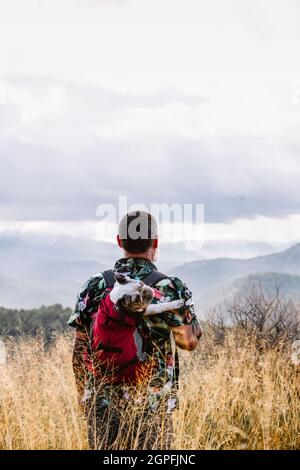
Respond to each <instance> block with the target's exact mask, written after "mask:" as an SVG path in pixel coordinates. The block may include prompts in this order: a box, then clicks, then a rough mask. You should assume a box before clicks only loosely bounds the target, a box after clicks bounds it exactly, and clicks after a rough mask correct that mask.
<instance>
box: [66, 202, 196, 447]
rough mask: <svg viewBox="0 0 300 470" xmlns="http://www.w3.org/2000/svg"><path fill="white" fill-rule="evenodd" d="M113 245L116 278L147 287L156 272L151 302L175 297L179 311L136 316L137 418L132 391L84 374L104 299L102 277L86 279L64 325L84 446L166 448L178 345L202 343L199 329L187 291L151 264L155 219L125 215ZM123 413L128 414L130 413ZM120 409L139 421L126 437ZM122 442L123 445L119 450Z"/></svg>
mask: <svg viewBox="0 0 300 470" xmlns="http://www.w3.org/2000/svg"><path fill="white" fill-rule="evenodd" d="M117 242H118V245H119V247H120V248H121V249H122V250H123V258H122V259H120V260H118V261H117V262H116V264H115V267H114V270H115V272H117V273H121V274H126V275H127V276H129V277H130V278H132V279H138V280H140V281H143V279H145V282H146V278H149V275H150V273H152V277H153V273H155V275H154V279H155V277H156V278H157V281H155V282H154V285H151V287H152V288H153V289H155V292H156V293H157V294H158V295H157V296H156V298H154V299H153V302H161V301H162V300H164V299H166V300H167V301H174V300H177V299H180V300H182V301H183V302H182V304H183V306H182V307H181V308H178V309H176V310H171V311H169V312H164V313H161V314H157V315H151V316H143V317H142V320H141V324H140V328H141V329H142V334H143V336H144V337H145V338H146V341H145V344H144V348H145V355H144V357H145V359H144V362H145V364H146V365H147V364H151V379H150V380H149V379H148V380H147V381H145V385H144V387H143V390H144V392H145V394H144V395H145V397H146V398H144V399H143V407H142V413H137V412H136V411H134V410H136V408H134V407H133V404H136V403H137V402H138V400H137V396H138V394H139V392H138V391H137V389H133V390H132V387H131V389H130V387H128V386H126V384H124V385H119V386H115V385H103V383H101V384H100V383H97V380H96V379H95V377H91V374H90V371H87V368H86V366H85V362H84V356H85V355H86V352H87V350H88V348H89V347H90V344H91V343H90V336H91V325H92V324H93V321H94V320H93V319H94V318H95V313H96V312H97V310H98V307H99V304H100V302H101V301H102V299H104V298H105V297H106V296H107V292H108V291H107V287H108V285H107V278H106V276H105V274H104V273H103V274H102V273H100V274H97V275H95V276H92V277H91V278H90V279H89V280H88V282H87V283H86V284H85V285H84V286H83V288H82V289H81V291H80V293H79V295H78V298H77V302H76V306H75V310H74V312H73V314H72V315H71V318H70V320H69V322H68V323H69V325H71V326H73V327H75V328H76V333H75V344H74V352H73V368H74V373H75V379H76V384H77V389H78V393H79V400H80V403H81V404H84V407H85V411H86V416H87V419H88V435H89V443H90V446H91V447H92V448H111V447H112V446H113V444H114V442H115V441H116V439H117V437H118V439H119V446H120V445H123V446H126V447H127V448H128V447H129V448H132V447H135V448H139V449H154V448H160V449H168V448H170V446H171V438H172V418H171V413H172V411H173V410H174V409H175V408H176V406H177V398H176V390H177V386H178V372H179V362H178V352H177V347H179V348H181V349H184V350H187V351H192V350H194V349H195V348H196V347H197V344H198V341H199V339H200V337H201V329H200V327H199V324H198V321H197V318H196V316H195V313H194V309H193V303H192V294H191V292H190V290H189V289H188V288H187V287H186V286H185V285H184V284H183V283H182V281H181V280H180V279H178V278H176V277H170V276H164V275H160V273H158V272H157V268H156V266H155V264H154V262H155V261H156V259H157V254H158V227H157V222H156V220H155V218H154V217H153V216H152V215H151V214H149V213H147V212H143V211H137V212H133V213H129V214H126V215H125V216H124V217H123V219H122V220H121V222H120V224H119V233H118V236H117ZM157 299H159V300H157ZM172 336H173V339H174V342H175V348H176V349H175V353H174V351H173V349H174V347H173V346H174V345H172ZM112 346H113V345H112ZM124 397H125V398H124ZM145 403H146V404H145ZM134 406H135V405H134ZM130 407H131V408H130ZM129 409H130V410H131V411H129V412H128V410H129ZM126 411H127V417H128V419H129V415H130V417H131V418H132V416H133V414H134V415H137V416H135V418H132V419H131V418H130V422H131V421H132V422H134V423H135V424H134V428H133V430H131V431H130V432H129V428H128V426H129V424H128V423H129V421H128V422H127V424H126V426H125V428H124V420H125V422H126V419H127V418H124V416H125V414H126ZM124 413H125V414H124ZM121 415H122V416H123V428H122V432H121V431H120V427H122V419H121ZM137 417H138V418H137ZM150 427H151V430H150ZM127 434H128V435H129V434H130V439H129V438H128V439H127V440H126V439H125V438H124V436H125V435H127ZM121 438H122V439H123V441H122V442H123V444H120V442H121V441H120V439H121ZM124 439H125V440H124Z"/></svg>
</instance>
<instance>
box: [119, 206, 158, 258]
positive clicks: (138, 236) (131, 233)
mask: <svg viewBox="0 0 300 470" xmlns="http://www.w3.org/2000/svg"><path fill="white" fill-rule="evenodd" d="M117 240H118V244H119V246H120V248H122V249H123V250H124V255H125V256H126V257H129V256H133V257H140V258H141V257H143V258H147V259H150V260H151V261H154V260H155V259H156V257H157V249H158V226H157V222H156V220H155V218H154V216H153V215H152V214H149V213H148V212H144V211H135V212H129V213H128V214H126V215H125V216H124V217H123V218H122V219H121V221H120V223H119V233H118V237H117Z"/></svg>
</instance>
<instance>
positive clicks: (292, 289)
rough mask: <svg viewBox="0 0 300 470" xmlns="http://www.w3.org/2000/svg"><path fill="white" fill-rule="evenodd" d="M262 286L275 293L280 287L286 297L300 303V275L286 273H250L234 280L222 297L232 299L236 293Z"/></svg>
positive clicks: (241, 293)
mask: <svg viewBox="0 0 300 470" xmlns="http://www.w3.org/2000/svg"><path fill="white" fill-rule="evenodd" d="M257 286H260V287H261V288H262V289H263V290H264V291H266V292H269V293H270V294H275V293H276V290H277V289H279V292H280V294H281V295H283V296H284V297H285V298H291V299H293V300H295V301H296V302H299V303H300V276H296V275H294V274H286V273H259V274H249V275H248V276H244V277H242V278H239V279H237V280H236V281H234V282H233V283H232V284H231V286H229V287H228V288H227V289H225V290H224V292H223V293H222V298H223V299H224V298H226V300H230V299H232V298H233V297H234V296H235V295H237V294H240V295H244V294H247V293H248V292H249V289H251V288H252V287H257Z"/></svg>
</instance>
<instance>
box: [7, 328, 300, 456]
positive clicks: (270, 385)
mask: <svg viewBox="0 0 300 470" xmlns="http://www.w3.org/2000/svg"><path fill="white" fill-rule="evenodd" d="M71 350H72V339H71V337H70V336H68V335H61V336H58V337H57V339H56V341H55V343H54V344H53V345H52V346H51V348H50V349H48V350H45V348H44V347H43V344H42V341H40V340H37V339H23V340H18V341H16V340H15V341H10V342H9V344H8V345H7V351H8V354H7V356H8V357H7V360H6V362H4V361H3V362H4V363H3V364H2V365H0V448H1V449H87V448H88V444H87V437H86V427H85V420H84V418H83V416H82V414H81V412H80V410H79V408H78V406H77V396H76V389H75V383H74V379H73V371H72V367H71ZM298 367H299V366H298ZM181 370H182V373H181V380H180V394H179V395H180V407H179V410H177V411H176V412H175V414H174V443H173V447H174V449H299V448H300V399H299V398H300V371H299V369H297V366H295V365H294V364H293V363H292V361H291V360H290V356H289V353H288V352H283V351H282V350H280V348H278V349H276V350H275V349H273V350H266V351H264V352H262V351H261V352H258V351H257V349H256V347H255V345H254V343H253V342H251V341H250V340H245V341H243V342H242V343H241V344H240V345H239V346H238V345H237V342H236V341H235V340H234V339H233V337H231V336H230V335H229V336H228V338H227V340H226V342H225V345H223V346H214V345H213V343H212V341H210V340H209V339H208V338H205V339H204V340H203V341H202V344H201V346H199V349H198V350H197V351H195V352H194V353H192V354H189V353H183V354H182V356H181ZM122 442H123V441H122V436H121V433H120V437H119V438H118V440H117V442H116V445H115V447H116V448H120V449H122V445H123V444H122Z"/></svg>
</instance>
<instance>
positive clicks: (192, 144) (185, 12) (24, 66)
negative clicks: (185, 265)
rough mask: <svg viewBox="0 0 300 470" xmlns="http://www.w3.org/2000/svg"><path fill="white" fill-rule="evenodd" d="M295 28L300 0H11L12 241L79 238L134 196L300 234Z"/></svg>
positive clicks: (0, 202)
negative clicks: (16, 235) (36, 236)
mask: <svg viewBox="0 0 300 470" xmlns="http://www.w3.org/2000/svg"><path fill="white" fill-rule="evenodd" d="M299 24H300V3H299V1H298V0H284V1H283V0H264V1H261V0H210V1H209V2H208V1H202V0H151V1H149V0H147V1H146V0H123V1H121V0H119V1H117V0H88V1H87V0H82V1H80V0H51V1H50V0H26V2H25V1H22V0H0V165H1V167H0V170H1V171H0V231H1V230H2V231H9V230H11V229H12V228H13V229H14V230H19V229H20V230H21V229H22V227H23V228H24V227H27V229H28V230H30V229H31V228H32V229H34V231H35V232H38V231H39V230H40V231H41V233H42V232H43V231H44V230H45V223H47V224H48V225H47V227H49V226H51V227H52V229H53V230H55V229H57V230H58V231H62V232H64V231H65V232H66V233H70V231H72V233H73V234H74V233H76V232H78V233H81V232H82V227H84V224H86V223H93V222H95V221H96V216H95V214H96V208H97V206H98V205H99V204H101V203H109V202H111V203H116V202H117V198H118V196H119V195H127V196H128V198H129V202H130V203H145V204H151V203H154V202H155V203H193V204H196V203H203V204H205V220H206V222H207V227H208V230H207V233H208V234H209V236H210V237H211V239H214V238H218V239H219V238H220V237H222V234H223V236H224V237H228V236H231V237H232V238H249V239H255V240H261V241H266V242H270V241H272V240H273V241H274V240H276V241H278V242H285V241H292V240H296V239H298V238H300V237H299V234H300V191H299V181H300V132H299V126H300V59H299V58H300V28H299ZM49 224H50V225H49Z"/></svg>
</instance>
